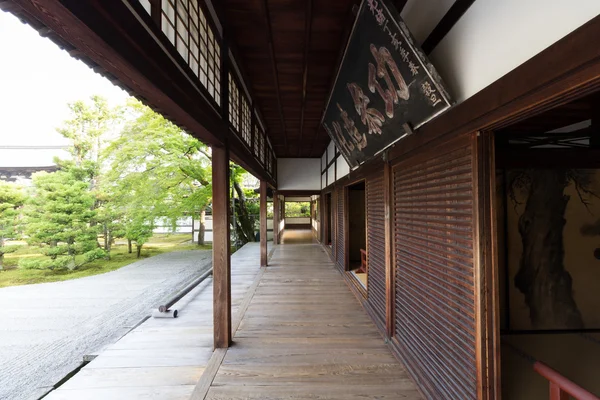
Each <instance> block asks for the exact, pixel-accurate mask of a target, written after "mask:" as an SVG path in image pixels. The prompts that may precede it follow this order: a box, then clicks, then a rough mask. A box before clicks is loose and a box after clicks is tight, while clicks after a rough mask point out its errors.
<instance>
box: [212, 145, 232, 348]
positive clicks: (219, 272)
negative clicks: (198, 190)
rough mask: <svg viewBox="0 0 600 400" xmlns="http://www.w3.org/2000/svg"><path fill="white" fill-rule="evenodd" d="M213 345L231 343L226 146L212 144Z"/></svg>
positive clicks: (224, 345)
mask: <svg viewBox="0 0 600 400" xmlns="http://www.w3.org/2000/svg"><path fill="white" fill-rule="evenodd" d="M212 191H213V292H214V293H213V320H214V328H213V329H214V346H215V348H216V349H218V348H227V347H229V346H230V345H231V246H230V239H229V234H230V227H229V220H230V218H229V213H230V211H229V149H227V148H221V147H213V148H212Z"/></svg>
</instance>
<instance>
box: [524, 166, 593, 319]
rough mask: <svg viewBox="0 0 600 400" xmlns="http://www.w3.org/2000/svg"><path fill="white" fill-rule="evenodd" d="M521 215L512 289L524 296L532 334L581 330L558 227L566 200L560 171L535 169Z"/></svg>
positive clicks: (565, 177)
mask: <svg viewBox="0 0 600 400" xmlns="http://www.w3.org/2000/svg"><path fill="white" fill-rule="evenodd" d="M528 173H529V174H530V177H531V186H530V188H529V197H528V198H527V203H526V205H525V211H524V212H523V215H521V217H520V218H519V233H520V234H521V240H522V243H523V253H522V256H521V261H520V266H519V271H518V273H517V275H516V276H515V286H516V287H517V288H518V289H519V290H520V291H521V292H522V293H523V294H524V295H525V302H526V303H527V306H528V307H529V316H530V318H531V323H532V325H533V327H534V328H535V329H574V328H575V329H576V328H583V320H582V317H581V313H580V312H579V309H578V308H577V304H576V303H575V300H574V299H573V289H572V279H571V275H570V274H569V273H568V272H567V271H566V270H565V266H564V255H565V254H564V253H565V249H564V243H563V228H564V226H565V223H566V220H565V210H566V208H567V203H568V202H569V196H566V195H564V190H565V188H566V187H567V185H568V180H567V176H566V171H565V170H535V171H530V172H528Z"/></svg>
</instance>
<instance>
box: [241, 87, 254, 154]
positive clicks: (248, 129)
mask: <svg viewBox="0 0 600 400" xmlns="http://www.w3.org/2000/svg"><path fill="white" fill-rule="evenodd" d="M251 115H252V114H251V113H250V106H249V105H248V102H247V101H246V98H245V97H244V96H242V139H244V142H246V144H247V145H248V146H252V117H251Z"/></svg>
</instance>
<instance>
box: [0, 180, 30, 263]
mask: <svg viewBox="0 0 600 400" xmlns="http://www.w3.org/2000/svg"><path fill="white" fill-rule="evenodd" d="M24 201H25V196H24V194H23V192H22V190H21V189H20V188H19V187H18V186H16V185H14V184H10V183H7V182H2V181H0V271H1V270H2V269H3V264H4V255H5V254H7V253H12V252H14V251H15V250H16V249H17V248H18V247H17V246H7V245H6V244H5V239H7V238H12V237H14V236H15V235H16V234H17V229H16V227H17V223H18V219H19V209H20V207H21V206H22V205H23V202H24Z"/></svg>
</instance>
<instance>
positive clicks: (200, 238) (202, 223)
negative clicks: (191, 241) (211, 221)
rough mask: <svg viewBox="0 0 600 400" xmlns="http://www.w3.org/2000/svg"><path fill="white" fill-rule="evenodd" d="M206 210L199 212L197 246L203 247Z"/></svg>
mask: <svg viewBox="0 0 600 400" xmlns="http://www.w3.org/2000/svg"><path fill="white" fill-rule="evenodd" d="M205 222H206V210H205V209H204V208H203V209H202V210H200V227H199V229H198V246H204V234H205V232H206V225H205Z"/></svg>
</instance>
